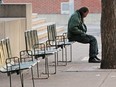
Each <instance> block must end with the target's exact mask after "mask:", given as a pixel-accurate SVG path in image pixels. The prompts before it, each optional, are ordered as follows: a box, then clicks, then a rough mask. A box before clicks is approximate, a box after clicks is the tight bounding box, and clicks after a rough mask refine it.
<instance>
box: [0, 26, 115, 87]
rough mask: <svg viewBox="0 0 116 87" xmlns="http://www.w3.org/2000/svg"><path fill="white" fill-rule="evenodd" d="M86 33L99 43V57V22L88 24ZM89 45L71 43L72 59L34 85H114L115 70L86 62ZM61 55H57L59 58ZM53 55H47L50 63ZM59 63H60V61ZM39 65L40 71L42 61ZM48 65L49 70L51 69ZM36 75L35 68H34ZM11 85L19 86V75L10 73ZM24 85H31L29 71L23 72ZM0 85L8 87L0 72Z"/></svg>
mask: <svg viewBox="0 0 116 87" xmlns="http://www.w3.org/2000/svg"><path fill="white" fill-rule="evenodd" d="M88 34H92V35H94V36H95V37H96V38H97V40H98V44H99V55H98V56H99V58H101V39H100V27H99V24H95V25H93V24H92V25H90V24H89V25H88ZM88 50H89V45H87V44H86V45H85V44H80V43H74V44H73V61H72V62H70V63H68V65H67V66H58V67H57V73H56V74H55V75H50V77H49V79H35V85H36V87H116V70H115V69H113V70H112V69H107V70H105V69H100V63H88ZM60 57H61V55H60V56H59V58H60ZM52 59H53V57H52V56H50V57H49V62H50V63H51V61H52ZM60 64H61V63H60ZM39 66H40V72H42V70H43V69H42V68H43V61H42V62H41V64H39ZM53 69H54V68H53V66H50V71H53ZM34 77H36V68H34ZM42 77H45V76H42ZM12 82H13V87H21V85H20V80H19V75H16V74H13V75H12ZM24 83H25V87H32V81H31V75H30V72H28V71H25V72H24ZM0 87H9V78H8V76H7V75H6V74H3V73H0Z"/></svg>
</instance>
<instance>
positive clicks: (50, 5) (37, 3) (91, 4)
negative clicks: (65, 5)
mask: <svg viewBox="0 0 116 87" xmlns="http://www.w3.org/2000/svg"><path fill="white" fill-rule="evenodd" d="M67 1H69V0H4V3H32V6H33V12H35V13H39V14H60V12H61V11H60V7H61V2H67ZM74 4H75V6H74V8H75V10H76V9H78V8H80V7H82V6H86V7H88V8H89V10H90V12H91V13H100V12H101V0H74Z"/></svg>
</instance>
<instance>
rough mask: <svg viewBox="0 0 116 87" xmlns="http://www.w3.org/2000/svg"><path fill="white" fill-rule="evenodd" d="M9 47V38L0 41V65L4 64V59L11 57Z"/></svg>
mask: <svg viewBox="0 0 116 87" xmlns="http://www.w3.org/2000/svg"><path fill="white" fill-rule="evenodd" d="M11 57H12V54H11V47H10V40H9V38H6V39H2V40H1V41H0V66H3V65H5V64H6V59H7V58H11Z"/></svg>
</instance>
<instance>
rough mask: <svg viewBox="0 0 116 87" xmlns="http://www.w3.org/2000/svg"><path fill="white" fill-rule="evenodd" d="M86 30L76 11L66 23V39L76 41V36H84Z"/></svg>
mask: <svg viewBox="0 0 116 87" xmlns="http://www.w3.org/2000/svg"><path fill="white" fill-rule="evenodd" d="M86 32H87V28H86V26H85V24H84V23H83V22H82V20H81V15H80V13H79V12H78V11H75V13H74V14H72V16H71V17H70V19H69V21H68V39H73V40H74V39H76V37H77V35H86Z"/></svg>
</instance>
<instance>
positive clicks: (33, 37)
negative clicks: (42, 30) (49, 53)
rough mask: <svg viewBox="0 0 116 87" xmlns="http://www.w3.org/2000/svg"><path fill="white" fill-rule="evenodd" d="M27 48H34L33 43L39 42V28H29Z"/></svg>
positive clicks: (26, 33)
mask: <svg viewBox="0 0 116 87" xmlns="http://www.w3.org/2000/svg"><path fill="white" fill-rule="evenodd" d="M25 43H26V50H32V49H33V45H35V44H37V43H39V40H38V35H37V30H28V31H26V32H25Z"/></svg>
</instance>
